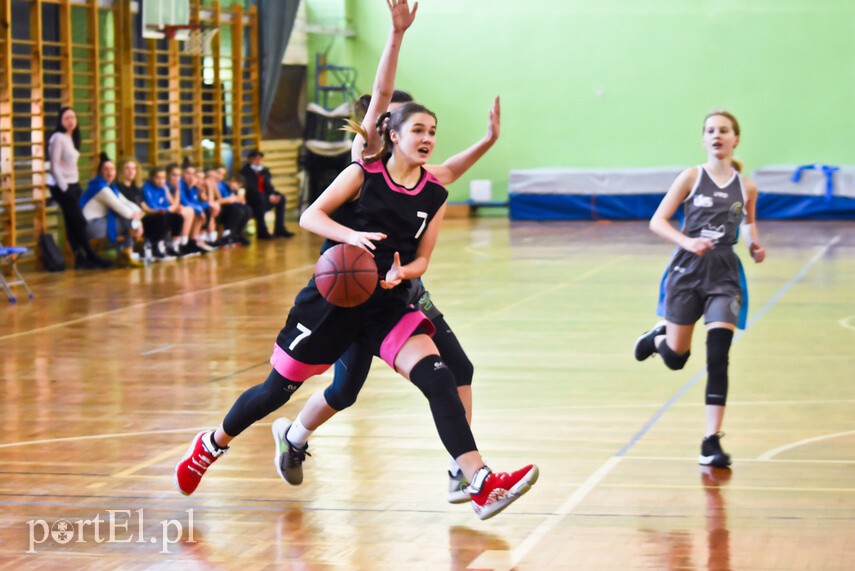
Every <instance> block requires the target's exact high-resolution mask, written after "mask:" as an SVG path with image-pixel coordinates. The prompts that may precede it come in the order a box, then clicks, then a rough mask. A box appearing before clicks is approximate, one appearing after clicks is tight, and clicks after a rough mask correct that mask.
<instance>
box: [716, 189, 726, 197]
mask: <svg viewBox="0 0 855 571" xmlns="http://www.w3.org/2000/svg"><path fill="white" fill-rule="evenodd" d="M713 196H715V197H716V198H724V199H727V193H726V192H722V191H720V190H716V191H715V192H713Z"/></svg>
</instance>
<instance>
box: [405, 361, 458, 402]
mask: <svg viewBox="0 0 855 571" xmlns="http://www.w3.org/2000/svg"><path fill="white" fill-rule="evenodd" d="M410 381H411V382H412V383H413V384H414V385H416V386H417V387H418V388H419V390H420V391H422V394H423V395H425V397H427V399H428V401H429V402H430V403H431V410H433V408H434V405H437V406H438V410H437V414H439V415H441V416H449V415H455V414H458V413H462V414H464V415H465V414H466V413H465V410H464V409H463V403H461V402H460V396H459V395H458V394H457V383H456V382H455V381H454V374H452V372H451V369H449V368H448V366H447V365H446V364H445V362H443V360H442V358H441V357H440V356H439V355H430V356H428V357H425V358H424V359H422V360H421V361H419V362H418V363H416V365H415V366H414V367H413V369H412V371H410Z"/></svg>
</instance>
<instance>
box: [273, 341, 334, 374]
mask: <svg viewBox="0 0 855 571" xmlns="http://www.w3.org/2000/svg"><path fill="white" fill-rule="evenodd" d="M270 364H271V365H273V368H274V369H276V372H277V373H279V374H280V375H282V376H283V377H285V378H286V379H288V380H289V381H294V382H295V383H302V382H303V381H305V380H306V379H308V378H310V377H314V376H315V375H320V374H321V373H323V372H324V371H326V370H327V369H329V368H330V367H331V366H332V364H329V365H310V364H308V363H303V362H302V361H298V360H297V359H295V358H294V357H292V356H291V355H289V354H288V353H286V352H285V351H284V350H283V349H282V348H281V347H280V346H279V345H276V344H274V345H273V355H271V356H270Z"/></svg>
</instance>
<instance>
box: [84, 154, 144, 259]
mask: <svg viewBox="0 0 855 571" xmlns="http://www.w3.org/2000/svg"><path fill="white" fill-rule="evenodd" d="M80 208H81V209H82V210H83V216H84V217H85V218H86V234H87V237H88V238H89V239H105V238H106V239H109V240H110V242H111V243H113V244H114V245H115V246H116V248H117V249H118V251H119V254H118V257H117V259H116V262H117V264H118V265H119V266H123V267H140V266H142V265H143V264H142V262H140V261H139V258H138V257H137V256H136V254H134V252H133V247H134V238H140V237H142V235H143V228H142V223H141V222H140V220H141V219H142V217H143V211H142V209H141V208H140V207H139V206H137V205H136V204H134V203H133V202H131V201H130V200H128V199H127V198H125V197H124V196H123V195H122V193H121V192H120V191H119V188H118V187H117V186H116V165H115V163H114V162H113V161H112V160H110V159H109V157H107V155H106V154H104V153H101V162H100V163H99V164H98V175H97V176H96V177H95V178H93V179H92V180H90V181H89V185H88V187H87V189H86V190H85V191H84V192H83V195H82V196H81V197H80Z"/></svg>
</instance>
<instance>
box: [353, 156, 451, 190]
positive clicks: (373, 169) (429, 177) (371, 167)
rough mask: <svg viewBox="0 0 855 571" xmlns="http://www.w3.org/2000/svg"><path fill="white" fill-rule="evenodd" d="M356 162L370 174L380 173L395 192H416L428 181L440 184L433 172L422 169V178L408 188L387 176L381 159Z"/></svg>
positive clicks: (387, 172)
mask: <svg viewBox="0 0 855 571" xmlns="http://www.w3.org/2000/svg"><path fill="white" fill-rule="evenodd" d="M357 162H358V163H359V164H360V165H361V166H362V168H363V169H365V172H368V173H372V174H376V173H382V174H383V178H384V179H386V185H387V186H388V187H389V188H390V189H392V190H394V191H395V192H400V193H402V194H410V195H413V194H418V193H420V192H421V191H422V189H423V188H424V187H425V185H426V184H427V183H429V182H435V183H436V184H440V182H439V180H438V179H437V178H436V177H435V176H433V174H431V173H430V172H429V171H427V170H424V171H423V172H424V176H422V179H421V180H420V181H419V184H417V185H416V187H415V188H412V189H410V188H407V187H405V186H401V185H400V184H398V183H397V182H395V181H394V180H392V177H390V176H389V171H387V170H386V165H385V164H384V163H383V161H382V160H381V161H374V162H372V163H368V164H365V163H363V162H362V161H357Z"/></svg>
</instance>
